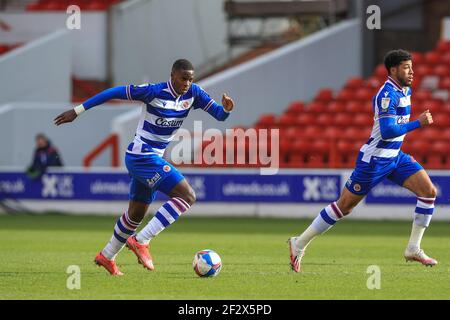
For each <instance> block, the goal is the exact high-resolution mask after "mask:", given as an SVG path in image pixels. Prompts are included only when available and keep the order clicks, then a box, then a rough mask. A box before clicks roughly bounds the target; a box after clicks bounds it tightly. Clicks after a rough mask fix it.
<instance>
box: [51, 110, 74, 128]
mask: <svg viewBox="0 0 450 320" xmlns="http://www.w3.org/2000/svg"><path fill="white" fill-rule="evenodd" d="M76 117H77V113H76V112H75V110H73V109H70V110H68V111H65V112H63V113H61V114H60V115H59V116H57V117H56V118H55V119H53V122H54V123H55V124H56V125H57V126H59V125H60V124H63V123H67V122H72V121H73V120H75V118H76Z"/></svg>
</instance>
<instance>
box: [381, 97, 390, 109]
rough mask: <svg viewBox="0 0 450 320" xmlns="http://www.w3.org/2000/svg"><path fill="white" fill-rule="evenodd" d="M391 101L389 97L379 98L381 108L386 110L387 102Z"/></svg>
mask: <svg viewBox="0 0 450 320" xmlns="http://www.w3.org/2000/svg"><path fill="white" fill-rule="evenodd" d="M390 102H391V98H381V109H383V110H386V109H387V108H389V103H390Z"/></svg>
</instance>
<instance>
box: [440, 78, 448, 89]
mask: <svg viewBox="0 0 450 320" xmlns="http://www.w3.org/2000/svg"><path fill="white" fill-rule="evenodd" d="M439 88H441V89H445V90H450V77H444V78H441V80H440V81H439Z"/></svg>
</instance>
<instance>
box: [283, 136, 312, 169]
mask: <svg viewBox="0 0 450 320" xmlns="http://www.w3.org/2000/svg"><path fill="white" fill-rule="evenodd" d="M310 149H311V142H310V141H309V140H306V139H297V140H295V142H294V143H293V144H292V145H291V149H290V151H289V153H288V164H289V166H290V167H295V168H301V167H304V166H305V164H306V155H307V154H308V153H309V152H310Z"/></svg>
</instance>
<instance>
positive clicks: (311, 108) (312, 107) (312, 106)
mask: <svg viewBox="0 0 450 320" xmlns="http://www.w3.org/2000/svg"><path fill="white" fill-rule="evenodd" d="M325 109H326V105H325V104H324V103H323V102H319V101H313V102H311V103H309V104H308V105H307V106H306V111H307V112H309V113H313V114H317V115H318V114H319V113H322V112H324V111H325Z"/></svg>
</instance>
